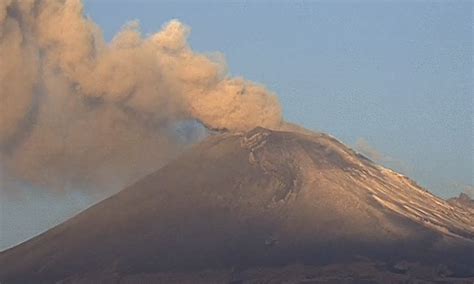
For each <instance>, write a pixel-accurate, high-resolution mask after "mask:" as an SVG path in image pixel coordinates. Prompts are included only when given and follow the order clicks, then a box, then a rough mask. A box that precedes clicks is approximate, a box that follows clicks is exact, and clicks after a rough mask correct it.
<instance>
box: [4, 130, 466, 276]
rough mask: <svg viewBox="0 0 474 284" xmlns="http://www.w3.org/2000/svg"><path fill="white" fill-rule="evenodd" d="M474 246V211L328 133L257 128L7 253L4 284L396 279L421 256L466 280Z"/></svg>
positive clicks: (190, 156) (228, 137) (440, 272)
mask: <svg viewBox="0 0 474 284" xmlns="http://www.w3.org/2000/svg"><path fill="white" fill-rule="evenodd" d="M473 252H474V215H473V213H472V211H469V210H467V209H463V208H462V207H460V206H453V205H451V204H449V203H448V202H446V201H444V200H442V199H440V198H438V197H436V196H434V195H432V194H431V193H429V192H427V191H426V190H424V189H422V188H420V187H419V186H417V185H416V184H415V183H414V182H413V181H411V180H410V179H408V178H407V177H405V176H402V175H400V174H398V173H395V172H393V171H391V170H389V169H386V168H383V167H381V166H378V165H376V164H374V163H373V162H371V161H370V160H368V159H367V158H365V157H363V156H361V155H359V154H357V153H356V152H354V151H353V150H351V149H349V148H347V147H346V146H344V145H343V144H341V143H340V142H338V141H337V140H336V139H334V138H332V137H330V136H328V135H325V134H316V133H313V134H308V133H301V132H286V131H272V130H268V129H264V128H256V129H254V130H252V131H250V132H248V133H243V134H219V135H216V136H213V137H209V138H208V139H206V140H205V141H204V142H202V143H201V144H199V145H197V146H195V147H193V148H192V149H190V150H189V151H188V152H186V153H185V154H183V155H182V156H181V157H180V158H178V159H177V160H175V161H174V162H172V163H170V164H169V165H167V166H165V167H164V168H162V169H160V170H158V171H157V172H155V173H153V174H151V175H149V176H147V177H145V178H144V179H142V180H140V181H138V182H137V183H135V184H133V185H131V186H130V187H128V188H126V189H124V190H123V191H121V192H120V193H118V194H117V195H115V196H113V197H111V198H109V199H106V200H105V201H103V202H100V203H98V204H97V205H95V206H93V207H91V208H89V209H87V210H85V211H84V212H82V213H81V214H79V215H77V216H76V217H74V218H72V219H70V220H69V221H67V222H65V223H63V224H61V225H59V226H57V227H55V228H53V229H51V230H50V231H48V232H46V233H44V234H42V235H40V236H38V237H36V238H33V239H32V240H30V241H28V242H26V243H23V244H21V245H19V246H17V247H15V248H12V249H10V250H7V251H5V252H3V253H1V255H0V281H1V282H2V283H30V282H31V283H41V282H47V283H49V282H56V281H62V283H69V282H93V281H105V280H107V281H111V282H112V283H113V282H118V281H119V280H120V281H122V282H123V281H125V280H127V279H128V280H130V279H135V280H134V281H137V282H139V281H142V280H143V279H144V278H143V279H142V278H140V277H148V276H149V277H151V276H150V275H155V276H156V275H161V276H160V277H162V276H163V275H164V274H163V273H175V274H179V273H195V272H196V271H207V272H209V271H230V272H229V273H228V274H226V275H228V276H229V275H230V276H229V277H235V275H236V274H238V273H239V271H240V272H241V273H244V272H245V271H249V269H250V270H252V269H255V268H256V267H267V268H268V269H274V270H275V269H277V268H278V267H288V265H292V264H300V265H306V266H312V267H323V266H325V265H340V264H343V263H355V262H358V261H363V262H367V263H377V267H379V268H380V269H388V270H390V269H391V267H395V268H394V269H395V270H396V271H394V272H393V271H392V272H393V273H395V274H396V273H398V274H400V273H401V274H403V273H405V272H406V271H407V270H409V269H410V268H409V266H410V265H409V264H410V263H416V264H417V265H423V267H431V268H433V270H432V271H434V272H433V273H432V274H430V273H431V272H430V273H426V272H425V273H424V274H423V276H420V277H422V278H423V277H424V279H431V280H433V279H435V278H436V277H451V278H449V279H458V278H459V277H472V276H473V275H474V270H473V269H474V265H472V264H473V263H474V254H473ZM400 263H401V264H400ZM381 267H382V268H381ZM383 267H385V268H383ZM345 269H347V266H346V268H345ZM277 270H278V269H277ZM259 271H260V270H259ZM262 271H263V270H262ZM424 271H426V270H424ZM430 271H431V270H430ZM392 272H390V271H389V272H387V273H392ZM160 273H161V274H160ZM209 273H210V272H209ZM249 273H250V272H249ZM303 273H304V272H301V273H300V274H303ZM224 274H225V273H224ZM333 274H334V273H333ZM336 274H337V273H336ZM395 274H393V275H395ZM147 275H148V276H147ZM166 275H168V274H166ZM190 275H194V274H190ZM202 275H205V274H202ZM202 275H201V276H202ZM246 275H247V274H246ZM288 275H293V274H291V273H290V274H288ZM294 275H298V273H294ZM331 275H332V274H331ZM391 275H392V274H391ZM201 276H200V277H201ZM134 277H135V278H134ZM137 277H138V278H137ZM156 277H158V276H156ZM196 277H197V276H196ZM202 277H205V276H202ZM259 277H260V278H259V279H263V278H265V276H262V275H260V276H259ZM407 277H409V276H407ZM410 277H411V276H410ZM456 277H458V278H456ZM224 278H225V277H224ZM156 279H158V278H156ZM156 279H155V280H151V281H152V282H153V281H155V282H156V281H158V280H156ZM160 279H161V278H160ZM170 279H171V278H170ZM170 279H168V280H167V281H168V282H172V280H170ZM173 279H174V278H173ZM192 279H193V281H194V282H196V281H197V280H196V278H192ZM226 279H227V278H226ZM229 279H230V278H228V279H227V280H229ZM397 279H398V278H397ZM175 280H176V279H175ZM130 281H132V280H130ZM134 281H132V282H134ZM176 281H178V280H176ZM193 281H192V282H193ZM229 281H230V280H229ZM295 281H296V280H295ZM125 282H126V281H125ZM178 282H180V281H178ZM217 282H219V281H217Z"/></svg>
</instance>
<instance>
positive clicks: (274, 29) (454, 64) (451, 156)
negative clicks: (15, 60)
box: [0, 0, 474, 250]
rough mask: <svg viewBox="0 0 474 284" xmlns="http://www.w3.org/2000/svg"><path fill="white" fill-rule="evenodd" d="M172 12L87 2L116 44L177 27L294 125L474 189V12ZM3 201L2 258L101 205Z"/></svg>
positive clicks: (164, 5)
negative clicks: (125, 33)
mask: <svg viewBox="0 0 474 284" xmlns="http://www.w3.org/2000/svg"><path fill="white" fill-rule="evenodd" d="M222 2H226V3H219V2H207V3H206V4H204V3H203V2H199V3H198V2H196V1H194V2H173V3H172V2H171V1H169V2H160V1H146V2H143V1H141V2H140V1H131V0H129V1H125V2H123V1H104V0H97V1H92V0H86V1H85V13H86V14H87V15H88V16H90V17H91V18H92V19H93V20H94V21H95V22H96V23H97V24H98V26H99V27H100V28H101V29H102V31H103V33H104V35H105V37H106V38H107V39H108V40H110V39H111V38H112V37H113V36H114V34H116V33H117V32H118V31H119V30H120V28H121V27H122V26H123V25H124V24H125V23H126V22H127V21H131V20H139V21H140V23H141V27H142V31H143V33H144V34H148V33H150V34H151V33H153V32H156V31H158V30H159V29H160V27H161V26H162V25H163V24H164V23H165V22H167V21H169V20H171V19H174V18H177V19H179V20H180V21H182V22H184V23H185V24H187V25H189V26H190V27H191V29H192V32H191V36H190V39H189V41H190V43H191V46H192V47H193V49H195V50H197V51H200V52H213V51H220V52H222V53H223V54H225V56H226V58H227V62H228V66H229V71H230V73H231V74H232V75H241V76H243V77H245V78H247V79H250V80H253V81H257V82H260V83H262V84H264V85H266V86H267V87H268V88H269V89H271V90H273V91H274V92H275V93H277V94H278V96H279V98H280V101H281V103H282V105H283V108H284V115H285V118H286V119H287V120H289V121H292V122H296V123H298V124H301V125H303V126H305V127H306V128H309V129H313V130H319V131H324V132H327V133H330V134H332V135H333V136H335V137H337V138H339V139H340V140H342V141H343V142H345V143H346V144H348V145H350V146H353V147H356V146H357V145H359V146H360V145H362V146H363V147H364V148H365V149H366V150H367V149H368V150H370V151H369V152H372V153H376V154H377V155H375V156H378V160H379V162H381V163H383V164H385V165H386V166H389V167H392V168H395V169H396V170H398V171H401V172H403V173H405V174H406V175H408V176H410V177H412V178H413V179H415V180H416V181H417V182H418V183H419V184H421V185H423V186H425V187H427V188H428V189H429V190H430V191H432V192H434V193H435V194H437V195H440V196H442V197H449V196H454V195H458V194H459V192H460V191H462V190H469V188H471V190H472V186H473V184H474V180H473V179H474V177H473V175H474V174H473V172H474V162H473V153H474V143H473V142H474V141H473V73H472V72H473V59H472V55H473V31H472V27H473V17H472V12H473V4H472V2H470V1H464V2H461V1H443V2H433V1H417V2H408V1H390V2H383V3H380V2H375V1H374V2H360V1H358V2H356V1H351V2H341V1H338V2H337V3H330V2H315V1H314V2H313V1H311V2H298V3H290V1H287V2H283V1H279V2H275V3H268V2H267V3H263V2H259V1H257V3H246V2H239V3H237V2H233V3H231V2H229V1H222ZM28 196H29V198H28V199H27V200H17V201H12V202H3V203H2V211H3V212H8V217H7V218H3V221H2V222H1V225H2V226H1V227H0V229H1V230H2V231H3V235H2V239H1V240H0V250H2V249H3V248H6V247H8V246H11V245H13V244H15V243H18V242H20V241H23V240H24V239H25V238H30V237H32V236H33V235H35V234H37V233H39V232H41V231H43V230H45V229H47V228H50V227H51V226H53V225H54V224H57V223H59V222H61V221H62V220H64V219H67V218H68V217H70V216H71V215H72V214H74V213H76V212H78V211H80V210H82V209H83V208H84V207H86V206H88V205H89V204H90V203H91V202H93V201H94V200H92V199H90V198H88V197H87V196H83V195H81V194H80V193H77V194H71V195H68V196H59V197H57V196H54V195H50V194H49V193H39V192H37V191H32V192H31V193H30V195H28Z"/></svg>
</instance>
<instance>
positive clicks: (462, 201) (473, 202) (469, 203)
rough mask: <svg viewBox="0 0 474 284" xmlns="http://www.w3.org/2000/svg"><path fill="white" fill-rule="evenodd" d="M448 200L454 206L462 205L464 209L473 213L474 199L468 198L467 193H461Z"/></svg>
mask: <svg viewBox="0 0 474 284" xmlns="http://www.w3.org/2000/svg"><path fill="white" fill-rule="evenodd" d="M448 202H449V203H451V204H453V205H455V206H459V207H462V208H464V209H465V210H468V211H471V213H472V214H473V215H474V199H472V198H470V197H469V195H467V194H465V193H461V194H459V196H458V197H453V198H450V199H448Z"/></svg>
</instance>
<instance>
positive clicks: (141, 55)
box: [0, 0, 282, 189]
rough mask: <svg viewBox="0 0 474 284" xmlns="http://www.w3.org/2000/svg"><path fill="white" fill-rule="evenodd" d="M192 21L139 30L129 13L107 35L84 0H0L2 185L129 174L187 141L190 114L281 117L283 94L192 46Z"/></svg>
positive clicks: (98, 183)
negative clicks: (181, 127)
mask: <svg viewBox="0 0 474 284" xmlns="http://www.w3.org/2000/svg"><path fill="white" fill-rule="evenodd" d="M189 32H190V29H189V28H188V27H187V26H185V25H184V24H182V23H180V22H179V21H177V20H172V21H170V22H169V23H167V24H166V25H164V26H163V27H162V29H161V30H160V31H159V32H157V33H155V34H153V35H151V36H148V37H143V36H142V35H141V34H140V29H139V25H138V23H136V22H131V23H128V24H127V25H125V26H124V27H123V29H122V31H121V32H119V33H118V34H117V35H116V36H115V37H114V39H113V40H112V41H111V42H105V40H104V39H103V36H102V34H101V31H100V29H99V28H98V27H97V26H96V25H95V24H94V23H93V22H92V21H91V20H90V19H88V18H86V17H85V16H84V14H83V6H82V3H81V2H80V1H79V0H66V1H60V0H57V1H56V0H48V1H27V0H25V1H23V0H0V155H1V156H0V159H1V160H0V162H1V163H0V170H1V176H0V178H1V179H2V183H3V184H4V185H3V186H5V184H6V183H7V181H8V180H13V181H15V180H21V181H26V182H28V183H31V184H34V185H38V186H41V187H44V188H51V189H61V188H66V187H74V188H88V187H91V186H92V187H96V188H100V187H106V186H123V185H124V184H126V183H129V182H131V181H133V180H134V179H136V178H138V177H140V176H141V175H143V174H146V173H148V172H149V171H151V170H153V169H156V168H158V167H160V166H162V165H163V164H164V163H165V162H166V161H168V160H169V159H170V158H172V157H174V156H175V155H176V154H177V153H179V152H180V151H182V149H183V147H184V144H186V143H183V141H181V140H179V139H178V137H177V136H176V133H175V131H174V130H175V127H176V125H177V124H179V123H180V122H182V121H186V120H196V121H199V122H200V123H202V124H203V125H205V126H206V127H207V128H209V129H216V130H224V129H225V130H228V131H244V130H247V129H250V128H253V127H255V126H264V127H278V126H279V125H280V123H281V120H282V118H281V108H280V105H279V103H278V100H277V98H276V96H275V95H273V94H272V93H271V92H269V91H268V90H267V89H265V87H263V86H260V85H258V84H255V83H252V82H249V81H247V80H245V79H242V78H230V77H229V76H228V75H227V70H226V65H225V62H224V59H223V56H221V55H219V54H216V55H214V56H206V55H203V54H199V53H195V52H193V50H192V49H191V48H190V47H189V45H188V43H187V36H188V35H189Z"/></svg>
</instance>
